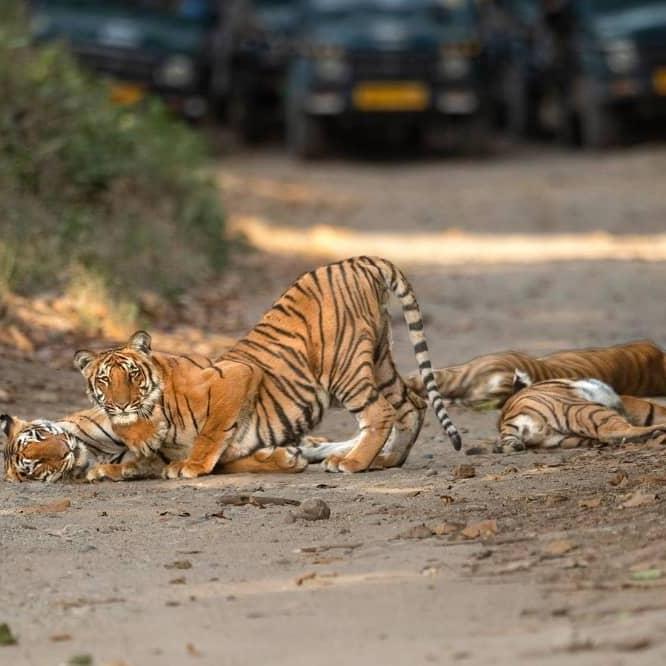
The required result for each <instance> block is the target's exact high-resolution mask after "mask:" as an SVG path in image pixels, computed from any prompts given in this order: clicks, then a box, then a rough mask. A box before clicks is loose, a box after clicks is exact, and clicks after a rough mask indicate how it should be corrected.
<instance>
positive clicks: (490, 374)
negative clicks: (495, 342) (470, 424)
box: [408, 340, 666, 407]
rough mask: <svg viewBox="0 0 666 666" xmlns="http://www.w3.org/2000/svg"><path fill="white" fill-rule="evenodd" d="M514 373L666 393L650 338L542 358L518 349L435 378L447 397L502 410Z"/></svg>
mask: <svg viewBox="0 0 666 666" xmlns="http://www.w3.org/2000/svg"><path fill="white" fill-rule="evenodd" d="M515 370H520V371H523V372H525V373H527V374H528V375H529V376H530V377H531V378H532V380H533V381H534V382H542V381H546V380H549V379H585V378H595V379H599V380H601V381H603V382H605V383H606V384H609V385H610V386H612V387H613V389H615V391H617V392H618V393H621V394H626V395H634V396H658V395H666V357H665V356H664V353H663V351H662V350H661V349H660V348H659V347H658V346H657V345H655V344H654V343H653V342H650V341H649V340H641V341H636V342H629V343H627V344H623V345H615V346H611V347H591V348H587V349H574V350H567V351H562V352H555V353H553V354H548V355H547V356H541V357H538V358H535V357H533V356H530V355H528V354H524V353H521V352H515V351H507V352H501V353H498V354H487V355H484V356H478V357H476V358H474V359H472V360H471V361H469V362H467V363H462V364H460V365H457V366H451V367H448V368H442V369H440V370H436V371H435V377H436V379H437V383H438V385H439V388H440V391H441V393H442V395H443V396H444V397H445V398H449V399H451V400H456V401H459V402H461V403H463V404H468V405H472V406H474V405H476V404H483V403H486V402H487V401H493V403H494V404H495V405H496V406H498V407H499V406H501V405H502V404H503V403H504V401H505V400H506V399H507V398H508V397H509V396H510V395H511V394H512V391H513V389H512V384H513V373H514V371H515ZM408 383H409V385H410V387H411V388H412V389H414V390H416V391H417V392H419V391H421V390H422V383H421V381H420V379H419V378H418V377H412V378H410V379H409V380H408Z"/></svg>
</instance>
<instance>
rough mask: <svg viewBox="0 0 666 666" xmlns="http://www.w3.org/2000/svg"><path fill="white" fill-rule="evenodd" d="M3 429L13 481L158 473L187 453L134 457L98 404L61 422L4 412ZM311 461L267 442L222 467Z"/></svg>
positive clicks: (295, 468) (278, 466)
mask: <svg viewBox="0 0 666 666" xmlns="http://www.w3.org/2000/svg"><path fill="white" fill-rule="evenodd" d="M0 428H2V431H3V432H4V433H5V435H6V438H7V442H6V444H5V448H4V468H5V479H6V480H8V481H46V482H54V481H61V480H63V481H67V480H75V479H87V480H89V481H92V480H95V479H98V478H101V477H106V478H110V479H112V480H114V481H119V480H121V479H139V478H141V479H142V478H153V477H154V478H159V477H160V476H161V473H162V471H163V469H164V467H165V466H166V465H167V464H168V463H169V462H171V460H174V459H175V460H178V459H182V458H184V457H186V455H187V453H188V450H185V449H184V450H183V451H177V450H173V449H172V450H170V451H169V452H170V453H171V454H172V455H173V456H175V457H174V458H172V459H169V458H167V457H166V456H165V455H164V454H163V453H162V452H158V455H155V456H149V457H144V456H139V457H137V456H135V455H134V454H133V453H131V452H130V450H129V449H128V448H127V447H126V446H125V445H124V444H123V443H122V442H121V441H120V440H119V439H118V438H117V437H116V436H115V435H114V433H113V427H112V425H111V423H110V421H109V417H108V416H107V415H106V413H105V412H104V410H102V409H100V408H99V407H97V408H92V409H87V410H83V411H80V412H76V413H74V414H70V415H69V416H66V417H64V418H63V419H61V420H59V421H49V420H46V419H36V420H34V421H23V420H22V419H19V418H17V417H13V416H9V415H8V414H3V415H1V416H0ZM306 466H307V460H306V459H305V458H304V457H303V456H302V455H301V454H300V451H299V450H298V449H297V448H296V447H267V448H264V449H258V450H257V451H255V452H254V453H253V454H252V455H250V456H247V457H245V458H241V459H239V460H234V461H233V462H229V463H227V464H225V465H219V466H218V468H217V469H218V471H220V472H222V473H226V474H229V473H234V474H238V473H243V472H249V473H252V472H262V473H267V472H299V471H301V470H303V469H304V468H305V467H306Z"/></svg>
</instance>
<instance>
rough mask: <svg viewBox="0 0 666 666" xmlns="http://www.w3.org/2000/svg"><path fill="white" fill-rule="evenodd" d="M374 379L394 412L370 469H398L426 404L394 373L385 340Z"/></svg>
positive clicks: (417, 430)
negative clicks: (392, 421) (385, 438)
mask: <svg viewBox="0 0 666 666" xmlns="http://www.w3.org/2000/svg"><path fill="white" fill-rule="evenodd" d="M375 377H376V379H377V386H378V389H379V391H380V392H381V393H382V395H383V396H384V397H385V398H386V400H387V401H388V402H389V404H390V405H391V406H392V407H393V409H394V410H395V424H394V425H393V428H392V430H391V434H390V435H389V438H388V441H387V442H386V444H384V447H383V448H382V450H381V452H380V453H379V455H378V456H377V457H376V458H375V459H374V461H373V463H372V468H373V469H384V468H387V467H400V466H401V465H402V464H403V463H404V462H405V460H406V459H407V456H408V455H409V452H410V451H411V449H412V446H414V442H415V441H416V438H417V437H418V436H419V433H420V432H421V427H422V426H423V420H424V418H425V412H426V407H427V403H426V402H425V400H423V398H421V397H420V396H419V395H418V394H417V393H415V392H414V391H412V390H411V389H409V387H408V386H407V385H406V382H405V381H404V380H403V378H402V377H401V376H400V374H399V373H398V370H397V369H396V367H395V363H394V362H393V358H392V356H391V349H390V347H389V345H388V341H387V340H386V341H385V342H384V343H383V344H382V345H381V347H380V354H379V360H378V362H377V365H376V366H375Z"/></svg>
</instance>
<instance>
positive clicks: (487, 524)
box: [461, 519, 497, 539]
mask: <svg viewBox="0 0 666 666" xmlns="http://www.w3.org/2000/svg"><path fill="white" fill-rule="evenodd" d="M461 534H462V535H463V536H464V537H465V539H478V538H479V537H481V538H482V539H487V538H488V537H491V536H494V535H495V534H497V521H496V520H494V519H493V520H482V521H481V522H479V523H472V524H471V525H468V526H467V527H466V528H465V529H464V530H463V531H462V532H461Z"/></svg>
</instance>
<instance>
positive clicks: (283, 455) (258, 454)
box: [221, 446, 308, 474]
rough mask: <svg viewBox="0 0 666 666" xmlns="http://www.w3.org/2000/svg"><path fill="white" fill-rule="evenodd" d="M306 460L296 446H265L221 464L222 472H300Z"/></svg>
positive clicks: (306, 463) (304, 466)
mask: <svg viewBox="0 0 666 666" xmlns="http://www.w3.org/2000/svg"><path fill="white" fill-rule="evenodd" d="M307 466H308V461H307V459H306V458H305V456H303V455H302V453H301V451H300V449H299V448H298V447H296V446H267V447H265V448H262V449H258V450H257V451H255V452H254V453H253V454H251V455H249V456H245V457H244V458H239V459H238V460H232V461H230V462H226V463H224V464H223V465H222V466H221V471H222V473H223V474H245V473H250V474H265V473H271V472H283V473H288V474H295V473H297V472H302V471H303V470H304V469H305V468H306V467H307Z"/></svg>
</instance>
